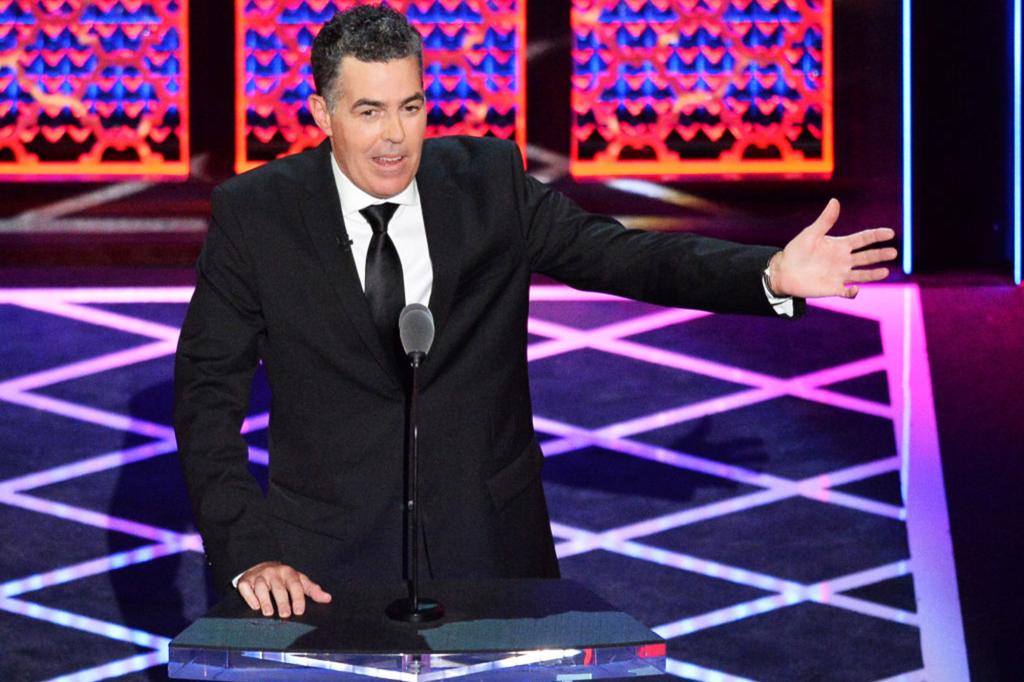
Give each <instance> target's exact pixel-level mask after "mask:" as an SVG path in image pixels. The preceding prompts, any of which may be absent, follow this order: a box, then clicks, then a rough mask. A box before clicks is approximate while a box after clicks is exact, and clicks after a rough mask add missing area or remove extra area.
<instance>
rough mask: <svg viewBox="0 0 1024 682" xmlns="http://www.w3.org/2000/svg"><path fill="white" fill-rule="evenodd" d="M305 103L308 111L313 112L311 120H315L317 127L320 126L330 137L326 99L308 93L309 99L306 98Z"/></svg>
mask: <svg viewBox="0 0 1024 682" xmlns="http://www.w3.org/2000/svg"><path fill="white" fill-rule="evenodd" d="M306 104H307V105H308V106H309V113H311V114H313V120H314V121H316V125H317V127H318V128H320V130H322V131H323V132H324V134H325V135H327V137H330V136H331V114H330V110H329V109H328V107H327V100H325V99H324V98H323V97H321V96H320V95H310V96H309V99H307V100H306Z"/></svg>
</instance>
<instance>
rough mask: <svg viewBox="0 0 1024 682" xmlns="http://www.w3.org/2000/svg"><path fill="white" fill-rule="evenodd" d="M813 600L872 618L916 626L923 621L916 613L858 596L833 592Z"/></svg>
mask: <svg viewBox="0 0 1024 682" xmlns="http://www.w3.org/2000/svg"><path fill="white" fill-rule="evenodd" d="M812 601H816V602H819V603H822V604H828V605H829V606H838V607H839V608H843V609H846V610H847V611H853V612H855V613H862V614H864V615H865V616H871V617H872V618H880V619H882V620H891V621H892V622H894V623H903V624H904V625H913V626H914V627H919V626H920V625H921V621H920V619H919V618H918V616H917V614H916V613H911V612H910V611H904V610H903V609H897V608H893V607H892V606H886V605H885V604H876V603H875V602H873V601H867V600H866V599H858V598H857V597H851V596H849V595H846V594H833V595H830V596H829V597H828V598H827V599H814V600H812Z"/></svg>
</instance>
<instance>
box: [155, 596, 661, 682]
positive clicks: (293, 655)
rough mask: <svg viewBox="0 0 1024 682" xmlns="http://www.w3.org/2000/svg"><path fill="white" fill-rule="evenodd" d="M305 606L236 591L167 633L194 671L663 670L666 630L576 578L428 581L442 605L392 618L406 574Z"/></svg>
mask: <svg viewBox="0 0 1024 682" xmlns="http://www.w3.org/2000/svg"><path fill="white" fill-rule="evenodd" d="M331 593H332V595H333V600H332V602H331V603H330V604H314V603H310V602H307V610H306V613H305V614H304V615H303V616H301V617H299V618H295V617H292V618H289V619H279V618H263V617H261V616H259V615H255V616H254V612H253V611H251V610H250V609H249V608H248V606H246V605H245V603H244V602H243V601H242V600H241V598H240V597H239V596H238V595H237V594H230V595H228V597H227V598H226V599H225V600H224V601H222V602H221V603H220V604H218V605H217V606H215V607H214V608H213V609H211V610H210V612H209V613H207V614H206V615H205V616H203V617H202V618H200V619H199V620H197V621H196V622H195V623H193V624H192V625H190V626H189V627H188V628H186V629H185V630H184V631H183V632H182V633H181V634H179V635H178V636H177V637H175V638H174V640H173V641H172V642H171V645H170V656H169V662H168V674H169V675H170V677H171V678H174V679H192V680H240V681H252V680H259V681H261V682H263V681H268V682H269V681H275V680H363V681H366V680H371V679H384V680H408V681H410V682H413V681H423V682H426V681H428V680H447V679H460V680H498V681H500V680H538V681H540V680H551V681H556V680H557V681H562V682H564V681H568V680H586V679H613V678H614V679H629V678H632V677H647V676H651V675H662V674H663V673H664V670H665V667H664V666H665V642H664V640H662V639H661V638H660V637H659V636H658V635H656V634H655V633H653V632H652V631H651V630H650V629H648V628H646V627H644V626H643V625H642V624H640V623H639V622H637V621H636V620H635V619H633V618H632V617H630V616H628V615H626V614H624V613H622V612H620V611H617V610H616V609H615V608H613V607H612V606H610V605H609V604H608V603H607V602H605V601H603V600H602V599H600V598H599V597H597V596H596V595H594V594H593V593H592V592H590V591H589V590H587V589H586V588H585V587H583V586H582V585H580V584H579V583H575V582H572V581H569V580H499V581H481V582H450V583H444V582H434V583H424V584H423V585H422V586H421V590H420V593H421V594H423V595H428V596H430V597H431V598H434V599H437V600H439V601H440V602H441V603H443V604H444V605H445V616H444V618H442V619H441V620H439V621H435V622H433V623H427V624H419V625H416V624H409V623H401V622H396V621H392V620H390V619H388V617H387V616H386V615H384V608H385V607H386V606H387V605H388V604H389V603H390V602H391V601H392V600H394V599H395V598H397V597H401V596H402V595H403V594H404V587H403V586H401V585H376V584H362V585H349V586H347V587H346V588H345V589H337V588H335V589H332V590H331Z"/></svg>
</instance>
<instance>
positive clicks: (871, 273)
mask: <svg viewBox="0 0 1024 682" xmlns="http://www.w3.org/2000/svg"><path fill="white" fill-rule="evenodd" d="M888 276H889V268H874V269H872V270H851V271H850V275H849V277H847V278H846V281H847V282H879V281H881V280H883V279H885V278H886V277H888Z"/></svg>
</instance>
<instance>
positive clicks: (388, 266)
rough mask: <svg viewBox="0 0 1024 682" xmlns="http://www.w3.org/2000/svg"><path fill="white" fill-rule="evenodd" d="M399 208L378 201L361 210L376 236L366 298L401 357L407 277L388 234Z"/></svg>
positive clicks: (386, 340)
mask: <svg viewBox="0 0 1024 682" xmlns="http://www.w3.org/2000/svg"><path fill="white" fill-rule="evenodd" d="M397 209H398V204H392V203H390V202H387V203H383V204H374V205H373V206H367V207H366V208H364V209H361V210H360V211H359V212H360V213H361V214H362V215H363V217H364V218H366V222H368V223H370V228H371V229H372V230H373V237H372V238H371V239H370V248H369V250H368V251H367V252H366V286H365V289H366V300H367V301H368V302H369V304H370V314H371V315H373V322H374V324H376V325H377V333H378V334H380V340H381V342H382V343H383V344H384V347H385V348H387V349H388V350H389V351H391V352H392V353H394V354H396V355H397V356H398V357H401V353H400V351H399V346H398V314H399V313H401V312H402V308H403V307H404V306H405V278H404V277H403V276H402V261H401V259H400V258H399V257H398V250H397V249H396V248H395V244H394V242H392V241H391V237H389V236H388V222H389V221H390V220H391V216H393V215H394V214H395V211H396V210H397Z"/></svg>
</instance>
